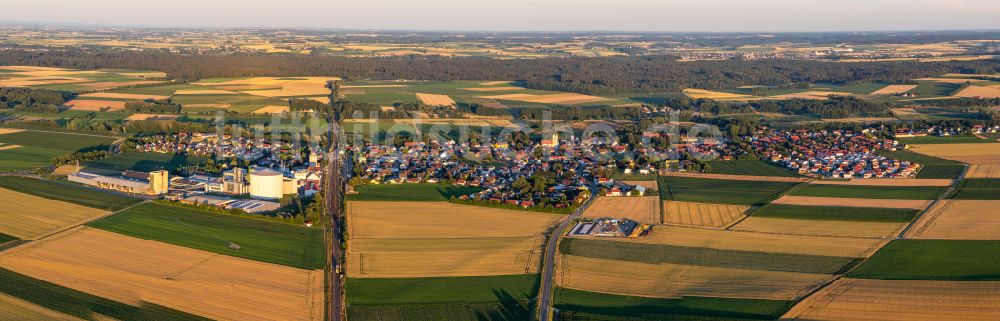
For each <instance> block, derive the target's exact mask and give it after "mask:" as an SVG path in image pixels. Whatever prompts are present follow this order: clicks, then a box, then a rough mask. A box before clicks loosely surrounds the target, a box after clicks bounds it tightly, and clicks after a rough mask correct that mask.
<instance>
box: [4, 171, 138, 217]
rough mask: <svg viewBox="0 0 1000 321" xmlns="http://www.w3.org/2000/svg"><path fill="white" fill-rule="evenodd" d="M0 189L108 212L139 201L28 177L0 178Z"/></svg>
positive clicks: (69, 184) (68, 184)
mask: <svg viewBox="0 0 1000 321" xmlns="http://www.w3.org/2000/svg"><path fill="white" fill-rule="evenodd" d="M0 187H3V188H7V189H10V190H14V191H18V192H21V193H26V194H31V195H35V196H38V197H44V198H48V199H53V200H59V201H64V202H69V203H73V204H78V205H83V206H89V207H93V208H99V209H104V210H109V211H116V210H120V209H123V208H126V207H128V206H130V205H132V204H136V203H139V202H140V200H139V199H136V198H132V197H128V196H124V195H120V194H114V193H110V192H104V191H99V190H96V189H90V188H86V187H82V186H79V185H75V184H71V183H65V182H58V181H49V180H41V179H36V178H28V177H17V176H0Z"/></svg>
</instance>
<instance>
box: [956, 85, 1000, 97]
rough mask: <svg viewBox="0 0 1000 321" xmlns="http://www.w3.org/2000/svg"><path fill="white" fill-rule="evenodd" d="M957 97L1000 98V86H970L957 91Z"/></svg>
mask: <svg viewBox="0 0 1000 321" xmlns="http://www.w3.org/2000/svg"><path fill="white" fill-rule="evenodd" d="M955 97H968V98H1000V88H994V87H983V86H969V87H966V88H965V89H962V91H959V92H958V93H956V94H955Z"/></svg>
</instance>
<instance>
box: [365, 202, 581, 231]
mask: <svg viewBox="0 0 1000 321" xmlns="http://www.w3.org/2000/svg"><path fill="white" fill-rule="evenodd" d="M346 212H347V215H348V219H349V220H351V222H352V223H351V224H350V225H349V226H350V235H351V239H358V238H490V237H535V236H538V235H541V234H542V232H543V231H544V230H545V229H547V228H548V227H550V226H552V225H555V223H556V222H558V221H559V220H560V219H561V218H562V217H563V216H562V215H556V214H545V213H537V212H527V211H515V210H505V209H496V208H488V207H482V206H472V205H457V204H451V203H445V202H348V204H347V211H346Z"/></svg>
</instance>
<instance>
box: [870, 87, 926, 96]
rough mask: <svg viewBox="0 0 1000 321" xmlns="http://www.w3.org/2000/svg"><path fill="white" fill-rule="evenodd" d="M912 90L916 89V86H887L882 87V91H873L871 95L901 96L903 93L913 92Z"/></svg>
mask: <svg viewBox="0 0 1000 321" xmlns="http://www.w3.org/2000/svg"><path fill="white" fill-rule="evenodd" d="M913 88H917V85H888V86H885V87H882V89H879V90H876V91H873V92H872V95H895V94H902V93H905V92H907V91H910V90H913Z"/></svg>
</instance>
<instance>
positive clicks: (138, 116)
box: [125, 114, 178, 120]
mask: <svg viewBox="0 0 1000 321" xmlns="http://www.w3.org/2000/svg"><path fill="white" fill-rule="evenodd" d="M177 117H178V116H177V115H159V114H132V115H129V116H128V117H125V120H173V119H177Z"/></svg>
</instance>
